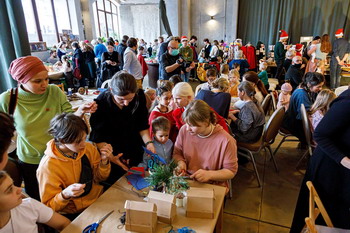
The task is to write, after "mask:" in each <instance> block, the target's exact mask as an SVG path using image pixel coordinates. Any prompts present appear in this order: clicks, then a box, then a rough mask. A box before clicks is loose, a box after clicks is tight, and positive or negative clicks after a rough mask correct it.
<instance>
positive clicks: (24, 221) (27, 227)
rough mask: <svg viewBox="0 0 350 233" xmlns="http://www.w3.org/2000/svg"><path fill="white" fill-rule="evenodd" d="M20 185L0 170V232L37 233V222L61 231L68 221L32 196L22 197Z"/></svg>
mask: <svg viewBox="0 0 350 233" xmlns="http://www.w3.org/2000/svg"><path fill="white" fill-rule="evenodd" d="M21 191H22V189H21V187H16V186H14V184H13V180H12V179H11V177H10V176H9V175H8V174H7V173H6V172H5V171H0V233H6V232H25V233H37V232H38V225H37V223H43V224H46V225H48V226H50V227H52V228H54V229H56V230H58V231H62V230H63V229H64V228H65V227H66V226H67V225H68V224H69V223H70V221H69V220H68V219H67V218H66V217H63V216H62V215H60V214H58V213H56V212H54V211H53V210H52V209H51V208H49V207H47V206H45V205H44V204H42V203H40V202H38V201H37V200H35V199H32V198H25V199H22V193H21Z"/></svg>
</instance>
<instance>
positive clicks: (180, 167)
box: [175, 161, 187, 176]
mask: <svg viewBox="0 0 350 233" xmlns="http://www.w3.org/2000/svg"><path fill="white" fill-rule="evenodd" d="M186 171H187V165H186V163H185V162H184V161H179V162H177V167H176V168H175V174H176V175H177V176H185V175H186Z"/></svg>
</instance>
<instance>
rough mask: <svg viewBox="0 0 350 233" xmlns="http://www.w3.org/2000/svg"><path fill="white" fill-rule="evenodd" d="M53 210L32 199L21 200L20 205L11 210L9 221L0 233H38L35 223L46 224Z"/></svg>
mask: <svg viewBox="0 0 350 233" xmlns="http://www.w3.org/2000/svg"><path fill="white" fill-rule="evenodd" d="M52 215H53V210H52V209H51V208H49V207H47V206H46V205H44V204H43V203H40V202H38V201H37V200H34V199H32V198H26V199H23V201H22V204H20V205H19V206H17V207H16V208H13V209H12V210H11V219H10V221H9V222H8V223H7V224H6V225H5V226H4V227H3V228H1V229H0V233H12V232H23V233H38V226H37V225H36V223H47V222H48V221H49V220H50V219H51V218H52Z"/></svg>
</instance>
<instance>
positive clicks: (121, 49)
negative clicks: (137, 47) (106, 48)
mask: <svg viewBox="0 0 350 233" xmlns="http://www.w3.org/2000/svg"><path fill="white" fill-rule="evenodd" d="M126 48H127V46H126V45H125V44H123V43H120V44H118V46H117V52H118V54H119V56H120V65H119V69H120V70H122V69H123V66H124V52H125V50H126Z"/></svg>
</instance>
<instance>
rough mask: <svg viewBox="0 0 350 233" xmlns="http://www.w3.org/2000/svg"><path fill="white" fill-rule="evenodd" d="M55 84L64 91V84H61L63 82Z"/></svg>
mask: <svg viewBox="0 0 350 233" xmlns="http://www.w3.org/2000/svg"><path fill="white" fill-rule="evenodd" d="M56 86H58V87H59V88H60V89H61V90H62V91H63V92H64V85H63V83H60V84H56Z"/></svg>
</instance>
